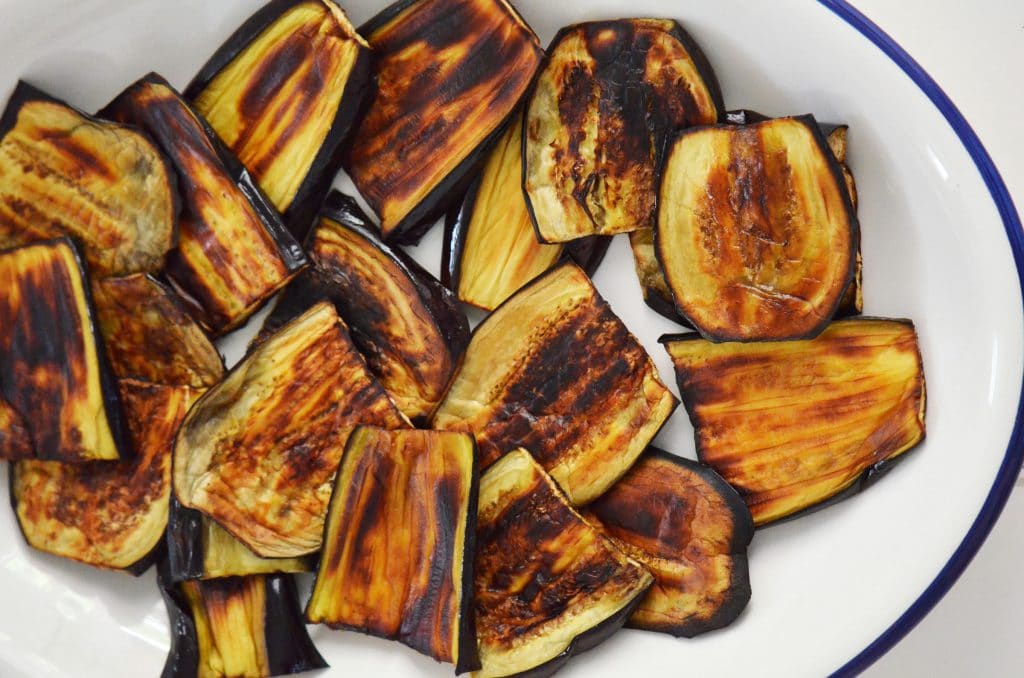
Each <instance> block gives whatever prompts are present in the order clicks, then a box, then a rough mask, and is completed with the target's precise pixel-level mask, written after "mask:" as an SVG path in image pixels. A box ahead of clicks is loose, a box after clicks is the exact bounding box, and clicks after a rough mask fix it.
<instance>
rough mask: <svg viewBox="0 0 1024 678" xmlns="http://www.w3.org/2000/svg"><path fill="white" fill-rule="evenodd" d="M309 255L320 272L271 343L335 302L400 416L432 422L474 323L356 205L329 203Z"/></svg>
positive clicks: (287, 295)
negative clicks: (305, 315)
mask: <svg viewBox="0 0 1024 678" xmlns="http://www.w3.org/2000/svg"><path fill="white" fill-rule="evenodd" d="M306 247H307V250H308V251H309V256H310V259H311V260H312V261H313V267H312V268H311V269H310V270H309V271H308V272H307V273H305V274H303V275H302V276H301V277H300V279H299V280H297V281H296V283H295V284H294V285H291V286H289V287H288V288H287V289H286V290H285V292H284V294H283V295H282V297H281V299H279V300H278V303H277V306H275V307H274V311H273V312H272V313H271V315H270V316H268V318H267V320H266V322H265V324H264V336H265V335H266V333H268V332H271V331H274V330H275V329H276V328H278V327H280V326H281V325H283V324H284V323H285V322H287V321H288V320H290V319H291V318H294V317H295V316H297V315H299V314H300V313H302V312H303V311H305V310H306V309H307V308H309V307H310V306H312V305H313V304H315V303H316V302H318V301H321V300H324V299H326V300H329V301H331V302H333V303H334V306H335V308H336V309H337V310H338V314H339V315H340V316H341V318H342V319H343V320H344V321H345V324H346V325H348V327H349V331H350V332H351V334H352V341H353V342H355V345H356V347H357V348H358V349H359V350H360V352H361V353H362V354H363V356H364V357H365V358H366V363H367V365H368V366H369V368H370V371H371V372H372V373H373V374H374V376H376V377H377V379H379V380H380V383H381V385H382V386H384V388H385V390H387V392H388V394H389V395H390V396H391V398H392V399H393V400H394V401H395V404H396V405H398V409H400V410H401V411H402V412H403V413H404V414H405V415H406V416H407V417H409V418H410V419H412V420H413V421H416V422H423V421H425V420H426V418H427V417H428V416H429V415H430V413H431V412H432V411H433V409H434V407H435V406H436V405H437V403H438V401H440V399H441V396H442V395H444V390H445V387H446V386H447V385H448V381H449V380H450V379H451V376H452V373H453V372H454V371H455V368H456V366H457V365H458V363H459V358H460V357H461V356H462V352H463V351H464V350H465V348H466V344H468V343H469V322H468V321H467V320H466V316H465V315H464V314H463V312H462V310H461V309H460V308H459V307H458V304H457V303H456V302H455V299H454V297H453V295H452V293H451V292H450V291H448V290H447V289H445V287H444V286H443V285H441V283H439V282H438V281H437V279H436V278H435V277H434V276H433V275H431V274H430V273H428V272H427V271H425V270H423V268H421V267H420V266H419V264H417V263H416V262H415V261H413V260H412V258H410V257H409V256H408V255H406V254H405V253H404V252H402V251H401V250H400V249H398V248H392V247H389V246H388V245H386V244H384V243H383V242H381V240H380V237H379V236H378V235H377V233H376V229H375V228H374V227H373V225H372V223H371V222H370V220H369V218H368V217H367V216H366V215H365V214H364V213H363V211H362V210H361V209H360V208H359V206H358V205H357V204H356V201H355V200H353V199H352V198H351V197H349V196H347V195H344V194H342V193H339V192H337V191H334V192H332V193H331V194H330V195H329V196H328V197H327V200H326V201H325V203H324V206H323V208H322V209H321V211H320V217H319V220H318V221H317V224H316V227H315V229H314V230H313V231H311V232H310V234H309V238H308V239H307V241H306Z"/></svg>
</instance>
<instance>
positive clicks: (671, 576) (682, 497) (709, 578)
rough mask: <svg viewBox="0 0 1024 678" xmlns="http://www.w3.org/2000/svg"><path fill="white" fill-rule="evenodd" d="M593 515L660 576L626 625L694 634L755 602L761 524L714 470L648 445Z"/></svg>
mask: <svg viewBox="0 0 1024 678" xmlns="http://www.w3.org/2000/svg"><path fill="white" fill-rule="evenodd" d="M585 515H586V517H587V519H589V520H590V521H591V522H593V523H595V524H596V525H599V526H600V527H601V528H602V529H603V530H604V531H605V533H606V534H607V535H608V536H609V537H610V538H611V539H612V541H614V543H615V545H616V546H618V547H619V549H621V550H622V551H623V552H624V553H627V554H629V555H630V556H631V557H633V558H634V559H635V560H637V561H638V562H640V563H643V564H644V565H645V566H646V567H647V569H649V570H650V572H651V574H653V575H654V582H655V585H654V586H652V587H651V590H650V592H649V593H648V594H647V595H646V596H645V597H644V599H643V601H642V602H641V603H640V605H639V606H637V608H636V610H634V611H633V614H632V615H631V616H630V618H629V621H627V622H626V626H629V627H631V628H636V629H644V630H648V631H660V632H662V633H669V634H671V635H673V636H685V637H687V638H690V637H693V636H696V635H698V634H700V633H706V632H708V631H713V630H714V629H718V628H721V627H723V626H726V625H727V624H729V623H731V622H732V621H733V620H734V619H736V617H737V616H739V614H740V612H742V611H743V609H744V608H745V607H746V605H747V602H748V601H749V600H750V574H749V571H748V569H747V545H748V544H750V540H751V538H752V537H753V536H754V523H753V521H752V520H751V517H750V510H749V509H747V505H746V504H745V503H744V502H743V498H742V497H740V495H739V494H737V493H736V490H734V489H733V488H732V487H730V486H729V484H728V483H727V482H725V480H723V479H722V477H721V476H719V475H718V474H717V473H715V472H714V470H712V469H711V467H709V466H706V465H704V464H700V463H698V462H695V461H690V460H689V459H683V458H681V457H677V456H675V455H673V454H669V453H667V452H664V451H662V450H659V449H657V448H653V447H652V448H648V451H647V452H646V453H645V454H644V456H643V457H641V458H640V460H639V461H637V463H636V464H634V465H633V468H631V469H630V470H629V472H628V473H627V474H626V475H625V477H623V478H622V480H620V481H619V482H617V483H616V484H615V485H614V486H613V487H612V489H610V490H608V492H605V493H604V494H603V495H601V497H599V498H598V499H597V501H595V502H593V503H591V504H589V505H588V506H587V509H586V513H585Z"/></svg>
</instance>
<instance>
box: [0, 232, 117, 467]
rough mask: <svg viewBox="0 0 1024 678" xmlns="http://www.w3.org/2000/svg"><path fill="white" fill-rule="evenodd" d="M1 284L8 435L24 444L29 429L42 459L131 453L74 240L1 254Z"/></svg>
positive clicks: (1, 374)
mask: <svg viewBox="0 0 1024 678" xmlns="http://www.w3.org/2000/svg"><path fill="white" fill-rule="evenodd" d="M0 290H3V294H0V328H3V330H2V331H0V399H2V400H3V401H4V402H5V405H6V407H5V408H4V409H9V410H11V413H10V414H9V415H7V416H6V417H5V418H6V419H7V420H8V421H7V425H8V426H10V427H11V428H9V429H8V430H7V432H6V434H5V435H12V433H13V434H14V436H17V437H18V438H21V441H22V444H24V436H23V435H22V434H19V433H17V431H18V430H19V429H21V428H26V429H27V433H28V438H29V439H30V440H31V442H32V444H33V445H34V453H35V457H36V458H38V459H48V460H55V461H64V462H83V461H92V460H98V459H126V458H130V457H131V450H132V448H131V442H130V439H129V434H128V429H127V427H126V425H125V422H124V420H123V418H122V414H121V403H120V402H119V399H118V394H117V385H116V383H115V382H114V379H113V376H112V375H111V374H110V368H109V366H108V365H107V361H106V356H105V355H104V349H103V342H102V340H101V338H100V336H99V332H98V331H97V328H96V326H95V314H94V312H93V308H92V301H91V298H90V295H89V286H88V282H87V281H86V279H85V269H84V264H83V263H82V261H81V259H80V258H79V256H78V252H77V250H76V249H75V246H74V244H73V243H72V242H71V240H69V239H68V238H66V237H65V238H60V239H57V240H50V241H47V242H41V243H34V244H31V245H24V246H22V247H17V248H14V249H10V250H6V251H4V252H0ZM0 451H5V452H6V451H9V450H2V448H0ZM21 452H24V450H23V449H22V450H21ZM17 456H19V457H20V458H24V455H23V454H18V455H17Z"/></svg>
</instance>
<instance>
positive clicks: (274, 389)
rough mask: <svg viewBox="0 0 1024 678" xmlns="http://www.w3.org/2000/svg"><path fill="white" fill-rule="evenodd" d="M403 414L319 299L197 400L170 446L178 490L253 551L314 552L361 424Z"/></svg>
mask: <svg viewBox="0 0 1024 678" xmlns="http://www.w3.org/2000/svg"><path fill="white" fill-rule="evenodd" d="M363 423H365V424H374V425H379V426H383V427H386V428H401V427H403V426H406V425H407V420H406V419H405V418H404V417H403V416H402V414H401V412H399V411H398V409H397V408H396V407H395V405H394V403H392V402H391V399H390V398H388V396H387V393H385V392H384V389H383V388H382V387H381V385H380V384H379V383H378V382H377V381H376V380H375V379H374V378H373V377H372V376H371V375H370V373H369V371H368V370H367V368H366V363H365V362H363V359H362V358H361V357H360V356H359V353H358V352H357V351H356V349H355V347H354V346H353V345H352V342H351V340H350V339H349V337H348V332H347V330H346V328H345V325H344V323H342V321H341V319H340V318H338V315H337V313H336V312H335V310H334V307H333V306H331V305H330V304H328V303H319V304H316V305H315V306H313V308H311V309H310V310H309V311H307V312H306V313H304V314H302V315H301V316H299V317H298V318H296V319H295V320H293V321H292V322H290V323H288V324H287V325H285V326H284V327H283V328H282V329H281V330H280V331H279V332H277V333H276V334H274V335H273V336H272V337H270V338H269V339H267V340H266V341H265V342H263V343H262V344H260V345H259V346H257V347H256V348H255V349H254V350H253V351H251V352H250V353H249V354H248V355H247V356H246V357H245V358H244V359H243V360H242V362H240V363H239V364H238V365H236V366H235V367H234V368H233V369H232V370H231V371H230V372H229V373H228V374H227V376H225V378H224V380H223V381H221V382H220V383H219V384H218V385H217V386H214V387H213V388H212V389H210V390H209V391H208V392H207V393H206V395H205V396H203V398H202V399H201V400H200V401H199V402H198V403H196V405H195V407H193V408H192V409H191V410H190V411H189V413H188V417H187V418H186V419H185V422H184V423H183V424H182V426H181V431H180V432H179V434H178V438H177V441H176V442H175V448H174V492H175V496H176V497H177V498H178V501H180V502H181V503H182V504H183V505H184V506H186V507H188V508H193V509H197V510H199V511H202V512H203V513H205V514H206V515H207V516H209V517H211V518H213V519H214V520H216V521H217V522H218V523H220V525H221V526H222V527H224V528H225V529H226V530H228V531H229V532H230V533H231V534H232V535H233V536H234V537H236V538H237V539H239V540H240V541H241V542H242V543H244V544H245V545H246V546H248V547H249V548H250V549H252V551H254V552H255V553H256V554H257V555H260V556H264V557H275V558H290V557H295V556H302V555H306V554H309V553H313V552H314V551H317V550H319V548H320V543H321V538H322V535H323V525H324V517H325V515H326V514H327V504H328V501H329V500H330V494H331V482H332V481H333V479H334V474H335V472H336V471H337V469H338V462H339V461H340V460H341V455H342V451H343V450H344V445H345V441H346V440H347V439H348V434H349V433H350V432H351V431H352V429H353V428H354V427H355V426H356V425H357V424H363Z"/></svg>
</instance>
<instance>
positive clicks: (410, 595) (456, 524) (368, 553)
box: [306, 426, 480, 673]
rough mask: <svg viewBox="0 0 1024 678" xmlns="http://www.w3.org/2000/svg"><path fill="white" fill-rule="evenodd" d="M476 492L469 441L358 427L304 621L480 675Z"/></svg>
mask: <svg viewBox="0 0 1024 678" xmlns="http://www.w3.org/2000/svg"><path fill="white" fill-rule="evenodd" d="M477 492H478V471H477V464H476V445H475V444H474V443H473V436H471V435H467V434H465V433H448V432H442V431H415V430H404V431H388V430H385V429H381V428H375V427H369V426H359V427H357V428H356V429H355V430H354V431H353V432H352V435H351V436H350V437H349V439H348V444H347V445H346V446H345V454H344V456H343V457H342V460H341V466H340V467H339V469H338V476H337V479H336V480H335V483H334V494H333V496H332V497H331V505H330V509H329V510H328V514H327V526H326V530H325V532H324V547H323V552H322V553H321V555H320V567H319V569H318V570H317V574H316V582H315V584H314V585H313V593H312V594H311V596H310V599H309V604H308V605H307V607H306V619H307V621H309V622H311V623H321V624H329V625H330V626H332V627H334V628H342V629H351V630H354V631H362V632H364V633H369V634H371V635H375V636H380V637H382V638H388V639H391V640H397V641H399V642H401V643H403V644H405V645H408V646H409V647H411V648H413V649H414V650H417V651H419V652H422V653H423V654H425V655H427V656H428V657H432V658H433V659H435V660H437V661H441V662H450V663H453V664H455V672H456V673H463V672H465V671H469V670H473V669H478V668H480V663H479V661H478V660H477V649H476V629H475V626H474V623H473V610H472V604H473V593H472V585H473V551H474V543H475V529H476V512H477ZM412 516H415V518H413V519H410V517H412Z"/></svg>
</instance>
